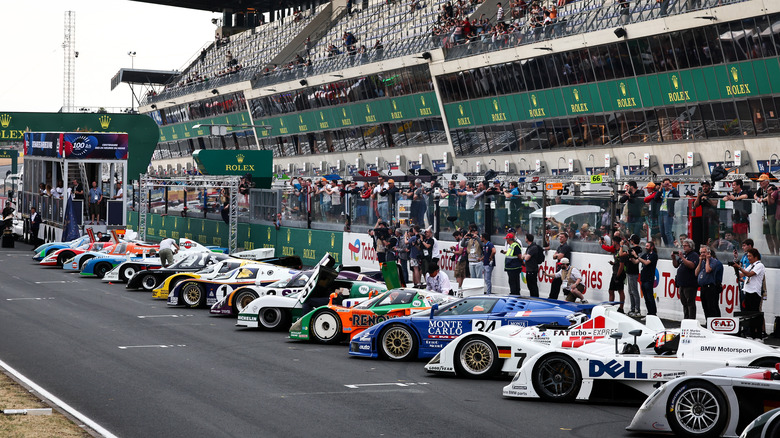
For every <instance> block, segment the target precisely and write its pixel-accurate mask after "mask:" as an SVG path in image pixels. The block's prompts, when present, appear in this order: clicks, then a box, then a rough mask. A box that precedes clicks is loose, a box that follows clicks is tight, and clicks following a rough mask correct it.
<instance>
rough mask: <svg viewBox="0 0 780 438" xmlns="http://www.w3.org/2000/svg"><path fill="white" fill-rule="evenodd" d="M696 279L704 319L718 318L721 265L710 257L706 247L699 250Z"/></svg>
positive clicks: (721, 281)
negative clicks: (699, 289)
mask: <svg viewBox="0 0 780 438" xmlns="http://www.w3.org/2000/svg"><path fill="white" fill-rule="evenodd" d="M696 279H697V282H698V284H699V287H700V288H701V295H700V296H701V307H702V309H703V310H704V317H705V318H717V317H720V307H719V306H718V301H719V298H720V291H721V290H722V286H721V285H722V284H723V263H721V262H720V261H719V260H718V259H716V258H715V257H713V256H712V253H711V252H710V248H709V247H708V246H707V245H701V248H700V249H699V264H698V265H697V266H696Z"/></svg>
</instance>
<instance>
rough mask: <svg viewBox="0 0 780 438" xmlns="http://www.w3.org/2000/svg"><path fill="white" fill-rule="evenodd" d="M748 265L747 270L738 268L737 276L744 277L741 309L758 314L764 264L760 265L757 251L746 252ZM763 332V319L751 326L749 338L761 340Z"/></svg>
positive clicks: (752, 249)
mask: <svg viewBox="0 0 780 438" xmlns="http://www.w3.org/2000/svg"><path fill="white" fill-rule="evenodd" d="M747 256H748V261H749V262H750V265H748V267H747V268H743V267H741V266H740V267H738V268H737V269H738V270H739V274H740V275H742V276H744V277H745V286H744V292H745V302H744V303H743V306H742V308H743V309H744V310H745V311H748V312H758V311H760V309H761V295H762V294H763V285H764V274H765V272H766V270H765V268H764V264H763V263H761V254H760V253H759V252H758V250H757V249H755V248H751V249H750V250H748V252H747ZM763 332H764V322H763V319H762V320H761V322H760V323H756V324H752V325H751V331H750V337H753V338H757V339H761V338H762V337H763Z"/></svg>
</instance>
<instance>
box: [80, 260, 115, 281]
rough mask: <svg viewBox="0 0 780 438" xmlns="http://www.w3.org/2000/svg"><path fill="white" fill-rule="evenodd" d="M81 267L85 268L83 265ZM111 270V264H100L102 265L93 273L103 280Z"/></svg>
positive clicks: (98, 265) (97, 266) (96, 267)
mask: <svg viewBox="0 0 780 438" xmlns="http://www.w3.org/2000/svg"><path fill="white" fill-rule="evenodd" d="M81 266H82V268H83V267H84V265H83V264H82V265H81ZM110 270H111V264H110V263H105V262H100V263H98V264H96V265H95V269H94V270H93V272H94V274H95V277H97V278H103V277H105V276H106V274H107V273H108V271H110Z"/></svg>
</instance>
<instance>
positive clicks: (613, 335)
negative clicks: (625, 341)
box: [609, 332, 623, 354]
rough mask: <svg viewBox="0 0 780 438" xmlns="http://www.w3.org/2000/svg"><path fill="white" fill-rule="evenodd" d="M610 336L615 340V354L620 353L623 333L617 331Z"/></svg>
mask: <svg viewBox="0 0 780 438" xmlns="http://www.w3.org/2000/svg"><path fill="white" fill-rule="evenodd" d="M609 337H610V338H612V339H614V340H615V354H619V353H618V341H619V340H620V339H622V338H623V333H620V332H615V333H612V334H611V335H609Z"/></svg>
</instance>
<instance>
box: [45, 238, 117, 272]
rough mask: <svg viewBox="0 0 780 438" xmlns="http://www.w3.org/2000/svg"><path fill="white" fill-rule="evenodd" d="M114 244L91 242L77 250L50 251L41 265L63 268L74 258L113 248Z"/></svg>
mask: <svg viewBox="0 0 780 438" xmlns="http://www.w3.org/2000/svg"><path fill="white" fill-rule="evenodd" d="M114 245H115V243H114V242H89V243H85V244H83V245H81V246H78V247H76V248H70V247H68V248H61V249H58V250H56V251H53V252H52V251H49V253H48V255H47V256H46V257H44V258H43V259H41V261H40V262H39V264H40V265H41V266H59V267H62V266H63V265H64V264H65V262H68V261H70V260H71V259H72V258H74V257H76V256H77V255H79V254H83V253H85V252H87V251H102V250H104V249H107V248H110V247H113V246H114Z"/></svg>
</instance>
